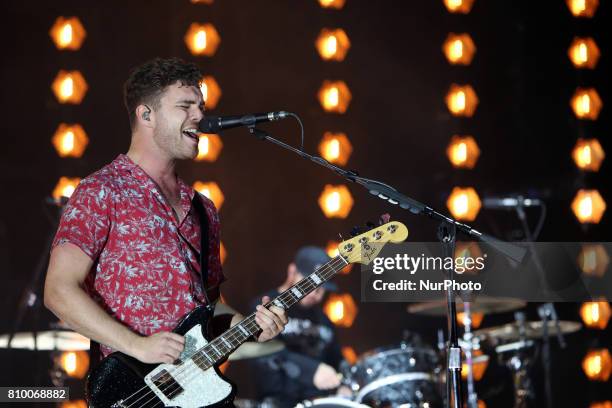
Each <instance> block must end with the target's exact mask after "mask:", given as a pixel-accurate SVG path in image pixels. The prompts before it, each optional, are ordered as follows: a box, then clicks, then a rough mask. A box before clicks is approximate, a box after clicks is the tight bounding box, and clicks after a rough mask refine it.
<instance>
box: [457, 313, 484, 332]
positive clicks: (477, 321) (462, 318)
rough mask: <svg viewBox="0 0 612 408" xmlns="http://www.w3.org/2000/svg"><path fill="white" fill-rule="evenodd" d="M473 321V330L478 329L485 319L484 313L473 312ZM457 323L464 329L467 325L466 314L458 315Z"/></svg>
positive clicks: (471, 324) (471, 323)
mask: <svg viewBox="0 0 612 408" xmlns="http://www.w3.org/2000/svg"><path fill="white" fill-rule="evenodd" d="M470 314H471V315H472V319H471V320H472V321H471V322H470V327H471V328H472V329H477V328H479V327H480V325H481V324H482V319H484V313H480V312H472V313H470ZM457 321H458V322H459V324H460V325H461V326H463V327H465V325H466V324H467V315H466V314H465V313H464V312H459V313H457Z"/></svg>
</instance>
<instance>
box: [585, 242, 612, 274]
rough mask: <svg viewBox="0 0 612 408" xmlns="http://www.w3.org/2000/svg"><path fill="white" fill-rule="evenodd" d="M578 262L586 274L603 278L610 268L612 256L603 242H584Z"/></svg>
mask: <svg viewBox="0 0 612 408" xmlns="http://www.w3.org/2000/svg"><path fill="white" fill-rule="evenodd" d="M577 262H578V266H579V267H580V269H581V270H582V272H583V273H584V274H585V275H587V276H593V277H596V278H601V277H603V276H604V274H605V273H606V270H607V269H608V264H609V263H610V257H609V256H608V253H607V252H606V249H605V248H604V246H603V245H602V244H582V248H581V249H580V253H579V254H578V260H577Z"/></svg>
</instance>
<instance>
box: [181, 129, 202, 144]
mask: <svg viewBox="0 0 612 408" xmlns="http://www.w3.org/2000/svg"><path fill="white" fill-rule="evenodd" d="M183 134H184V135H185V136H187V137H188V138H190V139H192V140H193V141H195V142H196V143H198V141H199V136H198V135H199V133H198V131H197V130H195V129H185V130H183Z"/></svg>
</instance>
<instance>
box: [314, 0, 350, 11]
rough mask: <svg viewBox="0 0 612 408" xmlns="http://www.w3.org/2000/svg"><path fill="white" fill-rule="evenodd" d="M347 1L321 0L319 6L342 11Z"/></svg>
mask: <svg viewBox="0 0 612 408" xmlns="http://www.w3.org/2000/svg"><path fill="white" fill-rule="evenodd" d="M345 2H346V0H319V4H320V5H321V7H323V8H333V9H336V10H340V9H341V8H342V7H344V3H345Z"/></svg>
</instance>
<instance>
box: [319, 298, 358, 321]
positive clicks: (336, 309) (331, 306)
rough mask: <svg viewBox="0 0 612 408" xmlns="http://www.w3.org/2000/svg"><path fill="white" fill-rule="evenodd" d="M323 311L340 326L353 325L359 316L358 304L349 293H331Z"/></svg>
mask: <svg viewBox="0 0 612 408" xmlns="http://www.w3.org/2000/svg"><path fill="white" fill-rule="evenodd" d="M323 311H324V312H325V314H326V315H327V317H328V318H329V320H331V322H332V323H333V324H335V325H336V326H339V327H351V326H352V325H353V321H354V320H355V318H356V317H357V305H356V304H355V301H354V300H353V297H352V296H351V295H350V294H348V293H344V294H335V293H332V294H330V295H329V297H328V298H327V301H326V302H325V305H323Z"/></svg>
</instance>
